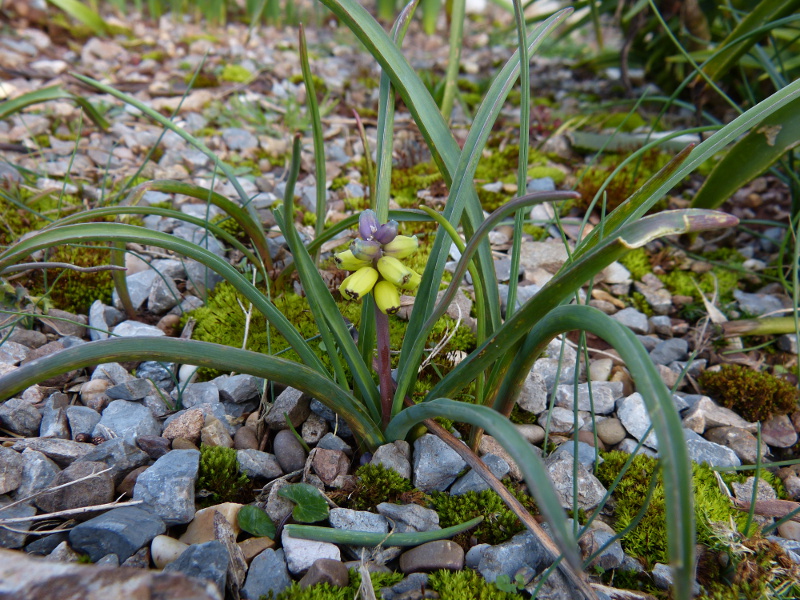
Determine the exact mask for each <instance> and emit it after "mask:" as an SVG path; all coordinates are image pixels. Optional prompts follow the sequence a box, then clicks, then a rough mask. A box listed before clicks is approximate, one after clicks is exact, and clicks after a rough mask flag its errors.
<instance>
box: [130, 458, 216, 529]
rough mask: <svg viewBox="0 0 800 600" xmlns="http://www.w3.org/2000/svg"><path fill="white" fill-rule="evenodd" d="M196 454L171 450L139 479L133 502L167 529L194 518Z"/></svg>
mask: <svg viewBox="0 0 800 600" xmlns="http://www.w3.org/2000/svg"><path fill="white" fill-rule="evenodd" d="M199 463H200V453H199V452H197V451H195V450H173V451H171V452H169V453H167V454H165V455H164V456H162V457H161V458H159V459H158V460H157V461H156V462H155V463H153V465H152V466H151V467H150V468H149V469H147V470H146V471H145V472H144V473H142V474H141V475H139V478H138V479H137V480H136V486H135V487H134V491H133V498H134V500H142V501H143V502H144V503H145V504H146V505H149V507H150V509H151V510H153V511H154V512H155V513H156V514H157V515H159V516H160V517H161V518H162V519H163V520H164V522H165V523H167V524H168V525H180V524H184V523H188V522H189V521H191V520H192V519H193V518H194V513H195V506H194V486H195V481H196V480H197V470H198V467H199Z"/></svg>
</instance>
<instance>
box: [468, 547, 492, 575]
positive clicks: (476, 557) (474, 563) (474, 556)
mask: <svg viewBox="0 0 800 600" xmlns="http://www.w3.org/2000/svg"><path fill="white" fill-rule="evenodd" d="M491 547H492V546H491V545H490V544H476V545H474V546H472V547H471V548H470V549H469V550H467V553H466V554H465V555H464V566H465V567H469V568H470V569H474V570H476V571H477V570H478V565H480V563H481V558H483V553H484V551H485V550H486V549H487V548H491Z"/></svg>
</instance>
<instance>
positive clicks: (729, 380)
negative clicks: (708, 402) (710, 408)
mask: <svg viewBox="0 0 800 600" xmlns="http://www.w3.org/2000/svg"><path fill="white" fill-rule="evenodd" d="M698 382H699V383H700V386H701V387H702V388H703V391H704V392H705V393H707V394H709V395H710V396H711V397H713V398H714V399H715V400H716V401H717V402H719V403H720V404H721V405H722V406H725V407H726V408H730V409H732V410H734V411H736V412H737V413H739V414H740V415H742V417H744V418H745V419H747V420H748V421H751V422H755V421H763V420H765V419H768V418H769V417H770V416H771V415H785V414H787V413H790V412H792V411H794V410H796V409H797V401H798V397H800V396H799V395H798V391H797V388H796V387H795V386H793V385H792V384H791V383H789V382H788V381H786V380H784V379H779V378H778V377H775V376H774V375H771V374H770V373H766V372H764V371H754V370H753V369H748V368H746V367H743V366H740V365H724V366H723V367H722V369H720V370H719V371H717V372H713V371H704V372H703V373H702V374H701V375H700V377H699V378H698Z"/></svg>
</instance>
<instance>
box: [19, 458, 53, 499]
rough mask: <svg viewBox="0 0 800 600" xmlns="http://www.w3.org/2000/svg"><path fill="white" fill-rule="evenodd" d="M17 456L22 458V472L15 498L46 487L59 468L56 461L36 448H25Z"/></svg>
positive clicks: (24, 496) (26, 495)
mask: <svg viewBox="0 0 800 600" xmlns="http://www.w3.org/2000/svg"><path fill="white" fill-rule="evenodd" d="M12 452H13V450H12ZM19 456H20V458H21V459H22V472H21V477H20V481H19V484H18V485H17V488H16V492H15V494H14V497H15V498H16V499H21V498H27V497H28V496H30V495H32V494H33V493H35V492H38V491H39V490H42V489H44V488H46V487H48V486H49V485H50V482H51V481H53V479H55V477H56V475H58V473H59V471H60V470H61V469H59V467H58V465H57V464H56V463H54V462H53V461H52V460H50V459H49V458H47V456H45V455H44V454H42V453H41V452H37V451H36V450H31V449H30V448H26V449H25V451H24V452H22V453H21V454H20V455H19Z"/></svg>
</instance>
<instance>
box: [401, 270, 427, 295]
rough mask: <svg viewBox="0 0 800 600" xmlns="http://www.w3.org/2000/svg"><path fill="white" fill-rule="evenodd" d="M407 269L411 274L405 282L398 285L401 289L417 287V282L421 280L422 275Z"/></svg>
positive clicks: (408, 289) (409, 289) (406, 289)
mask: <svg viewBox="0 0 800 600" xmlns="http://www.w3.org/2000/svg"><path fill="white" fill-rule="evenodd" d="M409 271H411V276H410V277H409V278H408V281H407V282H405V283H404V284H403V285H401V286H400V289H401V290H405V291H412V290H415V289H417V288H418V287H419V282H420V281H422V275H420V274H419V273H417V272H416V271H415V270H414V269H409Z"/></svg>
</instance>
